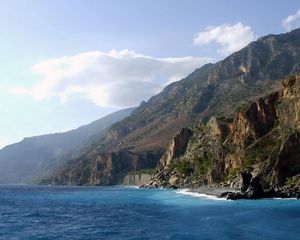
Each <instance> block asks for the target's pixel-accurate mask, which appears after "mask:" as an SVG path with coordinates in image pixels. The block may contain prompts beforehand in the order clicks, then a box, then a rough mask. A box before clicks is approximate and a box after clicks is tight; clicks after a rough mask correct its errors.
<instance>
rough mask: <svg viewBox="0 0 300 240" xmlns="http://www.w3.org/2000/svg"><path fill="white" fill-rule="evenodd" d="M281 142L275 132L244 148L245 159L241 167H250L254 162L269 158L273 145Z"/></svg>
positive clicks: (275, 145)
mask: <svg viewBox="0 0 300 240" xmlns="http://www.w3.org/2000/svg"><path fill="white" fill-rule="evenodd" d="M280 143H281V141H280V138H279V137H277V134H275V136H274V135H271V136H268V137H265V138H263V139H261V140H260V141H259V142H257V144H256V145H255V146H253V147H251V148H250V149H247V150H246V153H245V160H244V161H243V164H242V167H244V168H247V167H251V166H252V165H253V164H255V163H256V162H260V161H264V160H267V159H268V158H269V156H270V155H271V153H272V152H273V150H274V149H275V147H277V146H278V145H279V144H280Z"/></svg>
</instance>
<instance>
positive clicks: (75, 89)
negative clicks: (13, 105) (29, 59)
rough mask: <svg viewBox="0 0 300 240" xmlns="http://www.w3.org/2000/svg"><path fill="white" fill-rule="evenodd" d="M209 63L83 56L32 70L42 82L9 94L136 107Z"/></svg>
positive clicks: (117, 54)
mask: <svg viewBox="0 0 300 240" xmlns="http://www.w3.org/2000/svg"><path fill="white" fill-rule="evenodd" d="M210 61H211V59H209V58H200V57H182V58H155V57H150V56H146V55H143V54H138V53H135V52H134V51H129V50H127V49H126V50H122V51H116V50H112V51H110V52H107V53H106V52H101V51H94V52H85V53H80V54H78V55H75V56H71V57H66V56H65V57H62V58H56V59H50V60H46V61H43V62H40V63H38V64H36V65H34V66H32V71H34V72H35V73H38V74H41V75H42V76H43V77H42V79H41V80H40V81H38V82H37V83H36V84H35V85H34V86H33V87H32V88H23V87H15V88H14V89H13V90H12V91H13V93H14V94H17V95H30V96H32V97H33V98H34V99H36V100H43V99H46V98H51V97H58V98H59V99H60V100H61V102H67V101H70V100H71V99H78V98H84V99H88V100H90V101H92V102H94V103H95V104H97V105H98V106H102V107H107V106H111V107H124V106H135V105H137V104H139V103H140V102H141V101H142V100H147V99H148V98H149V97H150V96H152V95H154V94H156V93H158V92H159V91H160V90H162V88H163V87H164V86H165V85H166V84H168V83H169V82H171V81H175V80H179V79H181V78H182V77H185V76H186V75H187V74H189V73H190V72H192V71H193V70H194V69H195V68H198V67H200V66H202V65H203V64H204V63H207V62H210Z"/></svg>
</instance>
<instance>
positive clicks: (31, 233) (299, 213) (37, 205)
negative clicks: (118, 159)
mask: <svg viewBox="0 0 300 240" xmlns="http://www.w3.org/2000/svg"><path fill="white" fill-rule="evenodd" d="M299 226H300V201H297V200H256V201H245V200H241V201H220V200H212V199H205V198H197V197H191V196H186V195H182V194H178V193H177V192H176V191H172V190H141V189H135V188H126V187H47V186H0V239H243V240H244V239H300V227H299Z"/></svg>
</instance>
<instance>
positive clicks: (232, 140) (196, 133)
mask: <svg viewBox="0 0 300 240" xmlns="http://www.w3.org/2000/svg"><path fill="white" fill-rule="evenodd" d="M299 114H300V73H298V74H296V75H294V76H292V77H290V78H288V79H286V80H285V81H283V83H282V89H281V90H279V91H277V92H273V93H271V94H268V95H266V96H265V97H262V98H259V99H258V100H256V101H254V102H252V103H250V104H249V105H248V106H246V107H244V109H242V110H241V111H239V112H238V113H237V114H236V117H235V118H234V120H233V121H228V120H226V119H220V118H214V117H213V118H211V120H210V121H209V122H208V123H207V124H205V125H203V124H202V125H200V126H199V127H198V128H197V129H194V130H193V132H192V137H191V138H190V140H189V142H188V143H187V147H186V151H185V152H181V154H179V155H176V156H173V157H172V158H171V159H170V158H169V159H168V165H166V164H164V163H165V158H162V159H161V160H160V163H159V165H158V168H157V174H156V175H155V176H154V178H153V179H152V180H151V181H150V182H149V183H148V184H147V185H146V186H148V187H158V186H165V187H172V186H173V187H197V186H199V185H201V184H207V183H208V184H219V185H222V186H231V187H236V188H239V187H241V175H240V173H241V172H245V171H248V172H249V173H251V178H253V179H254V178H255V179H259V184H260V185H261V186H262V188H263V189H264V190H268V189H271V188H273V189H274V188H282V187H284V186H287V185H291V186H298V187H299V183H300V138H299V137H300V119H299ZM167 152H176V145H174V144H170V145H169V148H168V149H167ZM162 166H163V167H162ZM251 178H250V179H251ZM297 184H298V185H297Z"/></svg>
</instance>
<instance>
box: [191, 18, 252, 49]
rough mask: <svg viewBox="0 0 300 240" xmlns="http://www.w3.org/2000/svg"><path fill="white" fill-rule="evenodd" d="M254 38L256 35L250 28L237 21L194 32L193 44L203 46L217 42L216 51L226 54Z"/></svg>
mask: <svg viewBox="0 0 300 240" xmlns="http://www.w3.org/2000/svg"><path fill="white" fill-rule="evenodd" d="M255 39H256V36H255V35H254V32H253V31H252V30H251V28H250V27H249V26H247V25H243V24H242V23H241V22H238V23H236V24H234V25H229V24H223V25H220V26H217V27H214V26H209V27H207V28H206V31H202V32H199V33H197V34H196V36H195V38H194V45H197V46H203V45H207V44H210V43H217V44H219V45H221V48H219V49H218V52H219V53H220V54H222V55H228V54H231V53H233V52H235V51H238V50H240V49H241V48H243V47H245V46H246V45H247V44H248V43H250V42H252V41H254V40H255Z"/></svg>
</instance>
